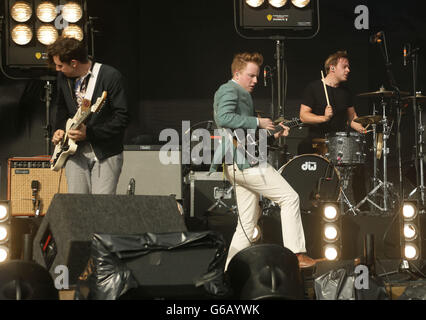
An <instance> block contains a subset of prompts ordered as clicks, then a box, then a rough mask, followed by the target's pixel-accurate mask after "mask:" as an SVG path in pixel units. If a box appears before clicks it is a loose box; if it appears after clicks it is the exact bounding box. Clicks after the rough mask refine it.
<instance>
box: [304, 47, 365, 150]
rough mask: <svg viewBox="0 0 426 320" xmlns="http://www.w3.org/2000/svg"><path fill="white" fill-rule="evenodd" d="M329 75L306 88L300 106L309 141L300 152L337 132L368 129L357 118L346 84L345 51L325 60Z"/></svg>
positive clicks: (347, 74) (347, 60) (347, 71)
mask: <svg viewBox="0 0 426 320" xmlns="http://www.w3.org/2000/svg"><path fill="white" fill-rule="evenodd" d="M324 67H325V71H326V76H325V77H324V74H323V73H322V72H321V76H322V79H321V80H316V81H313V82H311V83H310V84H309V85H308V86H307V87H306V89H305V91H304V94H303V100H302V104H301V106H300V120H301V121H302V122H303V123H305V124H310V125H311V126H309V137H308V141H306V142H305V143H302V144H301V145H300V146H299V154H304V153H314V150H313V146H312V142H313V141H314V142H315V140H318V138H320V139H321V138H324V137H325V136H326V134H329V133H334V132H349V131H350V129H353V130H355V131H357V132H359V133H366V132H367V130H366V129H365V128H364V127H363V126H362V125H361V124H360V123H357V122H355V121H354V120H355V119H356V118H358V116H357V113H356V111H355V108H354V106H353V96H352V94H351V92H350V91H349V90H348V89H347V88H346V87H345V85H344V84H343V83H344V82H346V81H347V80H348V76H349V73H350V66H349V58H348V54H347V52H346V51H338V52H336V53H333V54H332V55H330V56H329V57H328V58H327V60H326V61H325V65H324Z"/></svg>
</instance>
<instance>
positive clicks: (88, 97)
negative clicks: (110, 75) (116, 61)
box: [84, 63, 102, 101]
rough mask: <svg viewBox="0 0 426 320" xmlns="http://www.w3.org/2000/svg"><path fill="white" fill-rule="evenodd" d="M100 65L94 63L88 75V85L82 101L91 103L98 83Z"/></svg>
mask: <svg viewBox="0 0 426 320" xmlns="http://www.w3.org/2000/svg"><path fill="white" fill-rule="evenodd" d="M101 66H102V64H101V63H95V65H94V66H93V70H92V72H91V74H90V79H89V83H88V85H87V90H86V94H85V96H84V100H89V101H92V97H93V92H94V91H95V86H96V82H97V81H98V75H99V71H100V70H101Z"/></svg>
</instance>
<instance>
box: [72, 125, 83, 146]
mask: <svg viewBox="0 0 426 320" xmlns="http://www.w3.org/2000/svg"><path fill="white" fill-rule="evenodd" d="M68 136H69V137H70V138H71V139H72V140H74V141H75V142H78V141H84V140H86V126H85V125H84V124H82V125H81V126H80V127H79V128H78V129H77V130H70V131H69V132H68Z"/></svg>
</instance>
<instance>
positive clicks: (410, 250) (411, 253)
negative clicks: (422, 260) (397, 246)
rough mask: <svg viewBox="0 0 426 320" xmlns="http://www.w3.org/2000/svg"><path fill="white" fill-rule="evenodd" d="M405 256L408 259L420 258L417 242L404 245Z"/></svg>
mask: <svg viewBox="0 0 426 320" xmlns="http://www.w3.org/2000/svg"><path fill="white" fill-rule="evenodd" d="M404 256H405V258H406V259H408V260H416V259H418V258H419V250H418V248H417V246H416V245H415V244H412V243H409V244H406V245H405V247H404Z"/></svg>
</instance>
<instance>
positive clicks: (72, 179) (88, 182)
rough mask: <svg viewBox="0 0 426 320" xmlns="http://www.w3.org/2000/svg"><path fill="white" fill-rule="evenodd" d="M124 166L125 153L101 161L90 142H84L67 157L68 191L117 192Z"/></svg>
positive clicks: (86, 192)
mask: <svg viewBox="0 0 426 320" xmlns="http://www.w3.org/2000/svg"><path fill="white" fill-rule="evenodd" d="M122 167H123V153H120V154H118V155H115V156H112V157H109V158H107V159H105V160H102V161H99V160H98V159H97V158H96V156H95V153H94V152H93V149H92V146H91V145H90V143H83V144H81V145H80V146H79V147H78V148H77V152H76V153H75V154H74V155H72V156H70V157H69V158H68V159H67V163H66V165H65V173H66V176H67V184H68V193H79V194H115V193H116V190H117V184H118V178H119V177H120V174H121V168H122Z"/></svg>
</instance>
